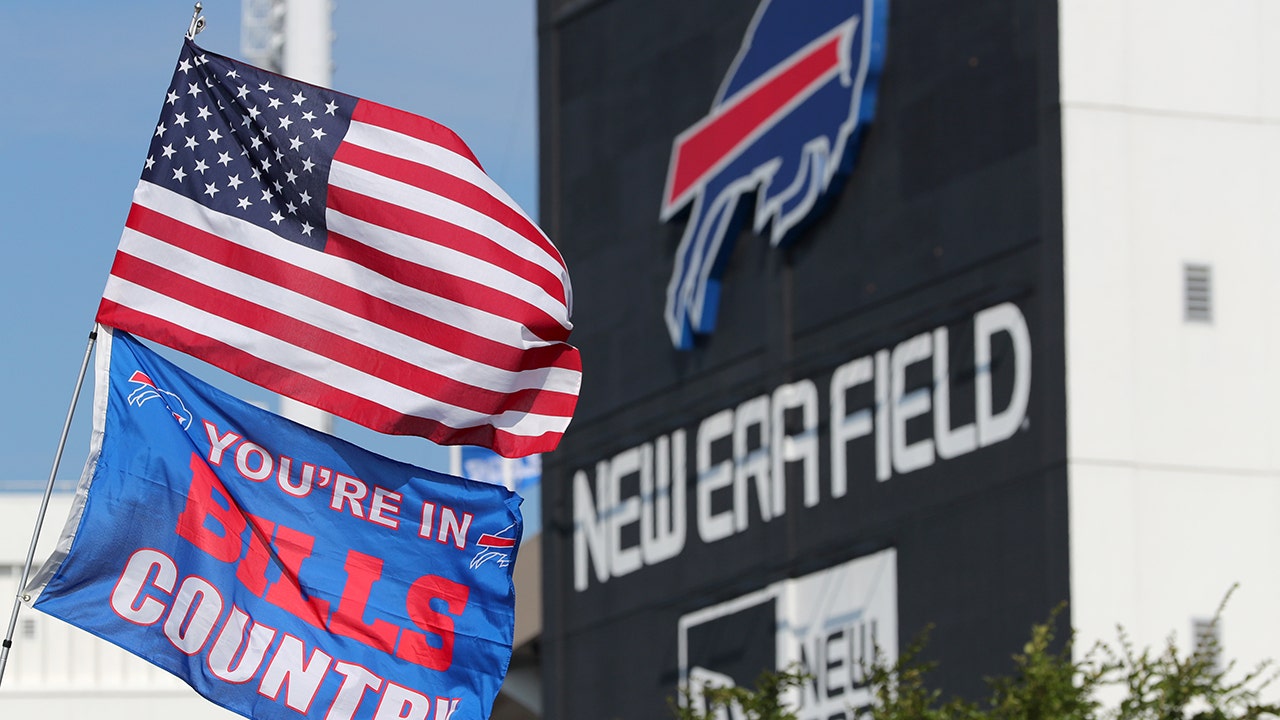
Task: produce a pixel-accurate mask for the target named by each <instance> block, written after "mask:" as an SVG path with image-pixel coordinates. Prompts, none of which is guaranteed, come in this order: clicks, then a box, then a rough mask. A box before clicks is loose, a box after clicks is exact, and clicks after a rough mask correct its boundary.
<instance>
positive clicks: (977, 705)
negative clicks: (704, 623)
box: [671, 588, 1280, 720]
mask: <svg viewBox="0 0 1280 720" xmlns="http://www.w3.org/2000/svg"><path fill="white" fill-rule="evenodd" d="M1232 590H1233V591H1234V588H1233V589H1232ZM1230 596H1231V593H1230V592H1228V593H1227V598H1228V599H1229V598H1230ZM1226 601H1227V599H1224V600H1223V602H1222V604H1220V605H1219V606H1218V610H1217V612H1216V613H1215V615H1214V618H1213V620H1212V625H1213V626H1215V627H1216V625H1217V623H1218V621H1219V619H1220V618H1221V616H1222V611H1223V609H1224V607H1225V605H1226ZM1061 612H1062V608H1058V609H1057V610H1055V611H1054V612H1053V613H1052V614H1051V615H1050V617H1049V620H1048V621H1047V622H1045V623H1043V624H1039V625H1035V626H1033V627H1032V628H1031V638H1030V640H1028V641H1027V644H1026V645H1025V646H1024V647H1023V650H1022V652H1021V653H1018V654H1016V655H1014V656H1013V672H1012V674H1010V675H1008V676H1004V677H997V678H989V679H988V681H987V682H988V686H989V687H990V695H989V697H987V698H986V699H984V700H981V701H976V702H975V701H971V700H966V699H962V698H950V699H947V700H945V701H944V700H943V698H942V693H941V692H940V691H938V690H936V689H933V688H931V687H930V685H929V684H928V682H927V676H928V674H929V672H930V670H932V669H933V666H932V665H931V664H929V663H924V662H921V661H920V660H919V657H920V653H921V651H922V650H923V648H924V647H925V645H926V644H927V641H928V631H927V630H926V632H924V633H922V634H921V636H920V637H919V638H917V639H916V641H915V642H913V643H911V645H910V646H909V647H907V648H906V649H905V650H904V651H903V652H902V654H901V656H900V657H899V658H898V659H897V660H896V661H895V662H893V663H887V662H885V661H884V660H883V657H882V656H878V657H877V659H876V661H875V662H873V663H872V664H871V665H870V666H869V667H865V668H863V671H864V673H865V674H866V677H867V680H868V683H869V686H870V688H871V690H872V693H873V695H874V698H875V701H874V703H873V706H872V709H871V711H870V712H869V714H867V715H864V718H869V720H1253V719H1259V718H1280V706H1277V705H1274V704H1268V703H1264V702H1262V701H1261V692H1262V690H1264V689H1265V688H1266V687H1267V686H1268V685H1269V684H1270V683H1271V681H1272V680H1274V679H1275V674H1274V673H1272V672H1270V671H1271V665H1272V663H1271V661H1270V660H1268V661H1264V662H1262V663H1260V664H1259V665H1258V666H1257V667H1255V668H1253V669H1251V670H1249V671H1247V672H1245V673H1243V674H1242V675H1241V676H1240V677H1238V678H1235V679H1233V678H1232V677H1229V676H1232V675H1234V674H1235V673H1234V671H1235V663H1234V662H1231V663H1227V664H1225V665H1224V666H1221V667H1219V665H1218V663H1217V657H1218V655H1219V648H1218V647H1217V646H1216V644H1215V642H1214V641H1213V640H1212V639H1210V640H1209V642H1208V644H1207V645H1203V646H1200V647H1198V648H1196V649H1195V650H1192V651H1191V652H1190V653H1188V654H1186V655H1179V653H1178V650H1177V647H1176V646H1175V644H1174V640H1173V636H1172V635H1171V636H1170V637H1169V639H1168V640H1167V642H1166V644H1165V647H1164V648H1163V650H1162V651H1160V652H1159V653H1154V654H1153V653H1152V651H1151V650H1150V649H1142V650H1138V649H1137V648H1135V647H1134V645H1133V643H1132V641H1131V640H1130V639H1129V637H1128V636H1127V635H1126V634H1125V632H1124V630H1123V629H1121V630H1119V650H1116V649H1114V648H1112V647H1110V646H1108V645H1106V644H1105V643H1099V644H1098V645H1096V646H1095V647H1094V648H1092V650H1091V651H1090V652H1089V653H1087V654H1086V655H1084V657H1083V658H1082V659H1080V660H1074V659H1073V657H1072V642H1073V640H1074V633H1073V634H1072V637H1068V638H1067V639H1066V640H1065V642H1062V643H1059V642H1057V638H1056V637H1055V634H1054V630H1053V628H1054V627H1055V624H1056V620H1057V617H1058V615H1059V613H1061ZM1211 637H1212V636H1211ZM809 678H810V676H809V675H808V674H806V673H805V672H804V670H803V668H800V667H798V666H792V667H790V668H788V669H786V670H783V671H779V672H765V673H762V674H761V675H760V677H759V679H758V680H757V682H756V685H755V686H754V687H753V688H738V687H730V688H701V689H696V690H698V692H692V691H691V689H690V688H682V689H681V697H682V698H683V700H684V702H682V703H679V704H677V703H675V702H672V703H671V706H672V713H673V714H674V716H675V717H676V718H678V720H713V719H714V718H715V717H717V712H718V711H720V710H727V709H728V708H730V707H735V706H736V707H735V712H734V713H733V714H730V717H735V718H737V717H740V718H747V719H748V720H796V713H795V712H794V711H792V710H790V709H789V708H787V707H785V705H784V703H783V702H782V695H783V693H785V691H786V690H787V689H788V688H792V687H798V686H800V685H802V684H804V683H805V682H806V681H807V680H808V679H809ZM1105 693H1111V694H1112V697H1111V698H1109V700H1108V702H1106V703H1104V702H1103V701H1102V700H1101V699H1100V697H1099V695H1100V694H1105ZM698 695H701V696H702V697H703V698H704V700H705V703H706V707H707V709H706V710H705V711H704V710H701V709H699V708H695V707H694V705H695V703H693V702H691V700H692V699H693V698H694V697H696V696H698ZM1115 697H1118V698H1119V699H1118V700H1116V699H1114V698H1115ZM850 716H851V717H852V710H851V711H850Z"/></svg>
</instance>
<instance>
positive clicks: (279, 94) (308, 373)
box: [97, 40, 582, 457]
mask: <svg viewBox="0 0 1280 720" xmlns="http://www.w3.org/2000/svg"><path fill="white" fill-rule="evenodd" d="M571 305H572V291H571V289H570V285H569V274H568V271H567V269H566V268H565V265H564V261H563V260H562V258H561V257H560V254H559V252H558V251H557V250H556V249H555V247H554V246H553V245H552V244H551V242H550V241H549V240H548V239H547V238H546V236H545V235H543V233H542V231H541V230H539V229H538V227H537V226H536V225H535V224H534V223H533V222H532V221H531V220H530V219H529V218H528V217H527V216H526V215H525V213H524V212H523V211H522V210H521V209H520V208H519V207H518V206H517V205H516V204H515V203H514V202H513V201H512V200H511V199H510V198H509V197H508V196H507V195H506V193H504V192H503V191H502V189H501V188H499V187H498V186H497V184H495V183H494V182H493V181H492V180H491V179H490V178H489V177H488V176H487V175H486V174H485V173H484V171H483V169H482V168H481V167H480V164H479V162H477V160H476V159H475V157H474V155H473V154H472V153H471V151H470V150H469V149H468V148H467V146H466V145H465V144H464V143H463V142H462V141H461V140H460V139H459V138H458V137H457V136H456V135H455V134H454V133H453V132H452V131H450V130H449V129H448V128H445V127H444V126H442V125H439V124H437V123H435V122H433V121H431V120H428V119H426V118H423V117H419V116H416V115H412V114H410V113H407V112H403V111H400V110H396V109H393V108H390V107H387V106H384V105H379V104H377V103H372V102H369V101H367V100H362V99H359V98H355V97H351V96H349V95H344V94H342V93H338V92H334V91H332V90H328V89H325V88H321V87H317V86H314V85H309V84H306V83H302V82H299V81H296V80H293V79H290V78H285V77H282V76H279V75H276V74H273V73H269V72H267V71H264V70H261V69H258V68H254V67H252V66H249V65H245V64H243V63H240V62H237V61H235V60H232V59H230V58H227V57H223V56H220V55H216V54H214V53H210V52H207V51H205V50H203V49H201V48H199V47H197V46H196V45H195V44H194V43H192V42H191V41H190V40H187V41H186V43H185V44H184V46H183V50H182V53H181V55H180V57H179V62H178V66H177V69H176V70H175V71H174V75H173V81H172V83H171V84H170V87H169V92H168V94H167V96H166V99H165V103H164V108H163V110H162V112H161V114H160V120H159V122H158V124H157V125H156V128H155V134H154V136H153V138H152V141H151V148H150V153H149V154H148V156H147V160H146V164H145V167H144V169H143V172H142V178H141V180H140V181H139V182H138V186H137V189H136V190H135V191H134V194H133V204H132V207H131V209H130V212H129V217H128V220H127V221H126V223H125V230H124V233H123V236H122V237H121V240H120V246H119V249H118V250H117V252H116V257H115V261H114V264H113V266H112V268H111V274H110V276H109V278H108V280H107V286H106V290H105V291H104V293H103V298H102V304H101V305H100V307H99V309H98V316H97V319H98V322H100V323H102V324H103V325H109V326H112V327H117V328H120V329H122V330H125V331H128V332H131V333H134V334H135V335H139V336H141V337H145V338H147V339H150V340H153V341H155V342H159V343H161V344H164V345H167V346H169V347H172V348H175V349H177V350H179V351H182V352H185V353H187V354H189V355H192V356H194V357H197V358H199V359H201V360H204V361H206V362H209V363H210V364H212V365H215V366H217V367H220V368H223V369H225V370H227V371H229V372H232V373H234V374H236V375H239V376H240V377H242V378H244V379H246V380H249V381H251V382H253V383H256V384H258V385H261V386H263V387H265V388H267V389H269V390H271V391H273V392H277V393H280V394H283V395H286V396H289V397H292V398H294V399H296V400H299V401H301V402H304V403H307V404H309V405H313V406H315V407H317V408H320V409H321V410H325V411H327V412H330V413H333V414H335V415H337V416H339V417H343V418H347V419H349V420H351V421H353V422H356V423H359V424H362V425H365V426H368V427H370V428H373V429H375V430H378V431H380V432H386V433H395V434H412V435H421V436H424V437H426V438H428V439H430V440H432V441H434V442H437V443H440V444H446V445H453V444H470V445H482V446H486V447H490V448H492V449H494V450H495V451H497V452H498V453H500V454H502V455H505V456H508V457H518V456H522V455H527V454H531V453H536V452H545V451H548V450H551V449H553V448H555V446H556V444H557V443H558V442H559V439H560V436H561V435H562V434H563V433H564V431H565V429H566V427H567V426H568V424H569V421H570V419H571V418H572V416H573V410H574V407H575V406H576V404H577V398H578V388H579V385H580V383H581V377H582V366H581V361H580V359H579V355H578V351H577V350H576V349H575V348H573V347H572V346H570V345H569V344H568V343H567V338H568V335H569V331H570V330H571V328H572V324H571V323H570V321H569V315H570V309H571Z"/></svg>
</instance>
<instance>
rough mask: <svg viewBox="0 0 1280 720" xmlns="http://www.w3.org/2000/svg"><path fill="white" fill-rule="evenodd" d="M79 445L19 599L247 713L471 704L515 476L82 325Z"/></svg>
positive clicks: (499, 627) (412, 709)
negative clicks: (418, 460) (454, 472)
mask: <svg viewBox="0 0 1280 720" xmlns="http://www.w3.org/2000/svg"><path fill="white" fill-rule="evenodd" d="M99 336H100V339H99V346H98V357H97V370H96V378H97V381H96V387H97V392H96V396H95V401H94V432H93V446H92V449H91V453H90V458H89V462H88V463H87V464H86V466H85V471H84V475H83V477H82V479H81V481H80V487H79V490H78V492H77V499H76V503H75V506H74V508H73V510H72V514H71V517H70V518H69V520H68V522H67V527H66V530H65V531H64V533H63V537H62V538H61V539H60V541H59V543H58V547H57V550H56V551H55V553H54V556H53V557H51V558H50V559H49V561H48V562H46V564H45V566H44V567H43V568H41V570H40V572H39V573H38V574H37V576H36V577H35V579H34V580H33V581H32V585H31V587H30V588H28V591H29V592H32V593H33V594H35V593H38V596H37V597H36V600H35V602H34V606H35V607H36V608H37V609H39V610H41V611H43V612H45V613H48V614H50V615H53V616H55V617H58V618H61V619H63V620H65V621H67V622H69V623H71V624H73V625H76V626H77V627H80V628H83V629H84V630H87V631H89V632H91V633H93V634H95V635H97V636H99V637H102V638H104V639H106V640H108V641H110V642H112V643H115V644H116V645H119V646H120V647H122V648H124V649H126V650H128V651H130V652H132V653H134V654H136V655H139V656H141V657H142V658H145V659H146V660H148V661H150V662H152V663H154V664H156V665H158V666H160V667H162V668H164V669H166V670H168V671H169V672H172V673H173V674H175V675H177V676H178V677H180V678H182V679H183V680H185V681H186V682H187V683H188V684H190V685H191V686H192V687H193V688H194V689H195V690H196V691H197V692H199V693H200V694H201V695H203V696H205V697H206V698H208V699H210V700H212V701H213V702H215V703H217V704H219V705H221V706H223V707H225V708H228V709H230V710H233V711H235V712H238V713H240V714H242V715H245V716H246V717H252V718H291V719H296V718H298V717H300V716H302V717H315V718H326V719H328V720H462V719H463V718H487V717H489V714H490V711H491V710H492V707H493V701H494V698H495V696H496V695H497V692H498V688H499V687H500V685H501V684H502V680H503V677H504V676H505V675H506V671H507V665H508V663H509V661H510V659H511V643H512V637H513V632H514V621H515V602H514V600H515V598H514V590H513V586H512V570H513V565H514V562H515V554H516V548H517V540H518V539H519V537H520V534H521V516H520V510H519V505H520V497H519V496H518V495H516V494H515V493H512V492H511V491H509V490H507V489H506V488H503V487H501V486H497V485H490V484H486V483H481V482H473V481H468V480H464V479H462V478H456V477H452V476H449V475H444V474H441V473H436V472H433V471H430V470H425V469H422V468H418V467H414V466H412V465H408V464H405V463H400V462H397V461H394V460H391V459H388V458H385V457H382V456H380V455H376V454H374V453H371V452H369V451H366V450H363V449H361V448H359V447H356V446H354V445H352V444H350V443H347V442H345V441H343V440H340V439H338V438H334V437H332V436H329V435H326V434H324V433H320V432H317V431H314V430H311V429H310V428H306V427H303V426H301V425H298V424H296V423H294V422H292V421H289V420H286V419H284V418H282V417H279V416H277V415H274V414H272V413H269V412H267V411H265V410H261V409H259V408H256V407H254V406H252V405H250V404H248V403H245V402H243V401H241V400H238V399H236V398H234V397H231V396H229V395H227V394H225V393H223V392H221V391H219V390H217V389H216V388H213V387H210V386H209V385H207V384H205V383H203V382H201V381H200V380H198V379H196V378H194V377H192V376H191V375H189V374H187V373H186V372H184V371H182V370H181V369H179V368H177V367H175V366H173V365H172V364H170V363H169V362H167V361H165V360H164V359H163V358H161V357H159V356H158V355H156V354H154V353H153V352H152V351H151V350H149V349H148V348H147V347H145V346H144V345H142V344H140V343H139V342H138V341H136V340H135V339H133V338H132V337H130V336H128V335H127V334H124V333H121V332H119V331H115V332H114V333H113V331H111V330H110V329H107V328H100V330H99Z"/></svg>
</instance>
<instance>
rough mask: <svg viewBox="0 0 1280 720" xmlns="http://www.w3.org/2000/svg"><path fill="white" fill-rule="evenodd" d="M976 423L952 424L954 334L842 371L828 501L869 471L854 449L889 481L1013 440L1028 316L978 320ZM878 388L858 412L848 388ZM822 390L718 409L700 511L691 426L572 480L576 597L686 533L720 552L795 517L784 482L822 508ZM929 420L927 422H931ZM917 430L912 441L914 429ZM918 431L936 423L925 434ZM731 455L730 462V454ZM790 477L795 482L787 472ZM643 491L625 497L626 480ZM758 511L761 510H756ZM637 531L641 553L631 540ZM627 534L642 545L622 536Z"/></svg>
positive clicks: (807, 385) (679, 545)
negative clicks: (997, 342) (860, 445)
mask: <svg viewBox="0 0 1280 720" xmlns="http://www.w3.org/2000/svg"><path fill="white" fill-rule="evenodd" d="M997 336H1001V337H1003V338H1004V339H1003V341H1002V342H1005V343H1007V344H1008V346H1009V347H1011V353H1012V354H1011V357H1012V367H1011V370H1010V371H1009V372H1011V374H1012V388H1011V391H1010V395H1009V398H1008V401H1007V404H1005V405H1004V407H996V398H995V397H994V392H995V389H994V386H993V381H992V368H991V362H992V356H993V350H992V345H993V341H994V339H995V338H996V337H997ZM913 372H916V373H919V372H926V374H927V376H928V377H931V378H932V382H931V383H930V384H925V385H920V386H918V387H912V386H911V383H910V381H909V376H911V377H916V375H912V373H913ZM973 372H974V382H973V396H972V398H971V399H972V402H973V420H972V422H968V423H964V424H962V425H959V426H953V424H952V412H951V409H952V403H953V400H954V399H955V398H954V396H953V394H952V370H951V368H950V337H949V334H948V331H947V328H946V327H939V328H936V329H934V330H932V331H929V332H924V333H920V334H919V335H916V336H914V337H911V338H908V339H906V340H903V341H902V342H900V343H898V344H897V345H896V346H894V347H892V348H883V349H880V350H877V351H876V352H874V353H872V354H869V355H865V356H862V357H858V358H855V359H853V360H850V361H849V362H846V363H844V364H842V365H840V366H839V367H837V368H836V369H835V370H834V372H833V373H832V375H831V380H830V385H829V388H828V405H827V409H828V413H829V415H828V417H827V418H826V419H825V420H826V422H827V428H828V430H829V437H830V442H829V444H828V446H827V447H826V448H825V450H826V452H827V454H828V456H829V460H830V468H831V477H830V481H829V487H828V488H827V492H828V495H827V496H828V497H830V498H833V499H838V498H841V497H844V496H845V495H846V494H847V493H848V491H849V483H850V481H851V479H853V478H857V477H862V476H864V475H863V474H864V473H867V470H863V469H860V468H854V467H851V460H856V458H851V457H850V452H849V448H850V446H851V444H854V446H855V447H856V443H855V441H861V442H867V441H868V439H869V441H870V442H871V443H872V445H871V447H870V450H871V456H872V457H873V458H874V460H872V461H871V463H872V464H873V465H874V467H873V468H869V470H870V472H869V473H867V474H868V475H871V476H874V477H875V479H876V481H877V482H887V481H890V480H892V478H893V477H895V476H898V475H906V474H909V473H912V472H915V471H918V470H922V469H924V468H927V467H930V466H932V465H933V464H935V463H936V462H938V460H939V459H941V460H949V459H952V458H956V457H960V456H962V455H966V454H968V453H971V452H974V451H977V450H979V449H981V448H984V447H988V446H990V445H994V444H996V443H999V442H1002V441H1004V440H1007V439H1008V438H1010V437H1012V436H1013V435H1014V434H1015V433H1016V432H1017V431H1018V429H1019V428H1020V427H1022V425H1023V422H1024V421H1025V419H1026V413H1027V406H1028V403H1029V401H1030V397H1031V339H1030V333H1029V332H1028V330H1027V324H1026V319H1025V318H1024V317H1023V314H1022V311H1021V310H1019V309H1018V307H1017V306H1016V305H1014V304H1013V303H1003V304H1000V305H996V306H993V307H990V308H986V309H984V310H982V311H980V312H978V313H977V314H975V315H974V317H973ZM859 391H861V392H862V393H864V395H863V396H864V397H865V396H866V395H865V393H869V397H870V398H871V402H870V403H869V404H864V405H857V404H856V403H851V402H850V400H849V397H850V393H857V392H859ZM820 392H821V390H820V388H819V386H818V384H817V383H816V382H814V381H813V380H809V379H805V380H800V381H797V382H793V383H788V384H785V385H781V386H779V387H777V388H775V389H774V390H773V391H772V392H771V393H767V394H763V395H759V396H756V397H753V398H749V399H747V400H745V401H743V402H742V403H739V404H738V405H737V406H736V407H732V408H725V409H723V410H720V411H718V412H715V413H713V414H711V415H709V416H707V417H705V418H703V420H702V421H701V422H700V423H699V424H698V427H697V430H696V432H695V434H694V437H693V440H692V442H693V462H694V467H693V468H692V472H693V479H694V481H695V482H694V483H693V492H692V493H691V495H692V498H691V500H692V503H693V512H692V513H688V512H687V509H688V505H687V503H688V502H689V501H690V498H688V497H686V487H687V484H686V482H685V481H684V480H685V479H686V478H687V474H686V471H687V468H686V461H685V458H686V449H687V442H688V439H687V438H686V432H685V431H684V430H676V431H674V432H672V433H671V434H669V435H663V436H660V437H658V438H656V439H654V440H652V441H650V442H646V443H643V444H641V445H637V446H635V447H631V448H627V449H626V450H623V451H622V452H620V453H618V454H617V455H614V456H613V457H612V458H609V459H605V460H601V461H599V462H597V463H596V466H595V471H594V478H593V477H592V473H591V472H590V471H589V470H587V469H579V470H578V471H577V472H575V473H574V476H573V517H574V533H573V557H574V589H575V590H577V591H579V592H581V591H583V590H586V589H587V588H588V587H589V585H590V576H591V575H594V576H595V579H596V582H598V583H604V582H608V581H609V580H610V579H611V578H615V577H622V576H624V575H628V574H630V573H633V572H635V571H637V570H639V569H641V568H643V567H648V566H653V565H657V564H659V563H662V562H664V561H666V560H669V559H671V558H673V557H676V556H678V555H679V554H680V553H681V552H682V551H683V550H684V547H685V543H686V540H687V538H688V536H689V530H690V529H689V528H688V527H687V524H688V523H689V522H690V520H692V522H693V524H694V527H693V528H692V530H693V531H694V532H696V533H697V537H698V539H699V540H701V541H702V542H703V543H706V544H710V543H715V542H719V541H721V540H724V539H726V538H729V537H732V536H734V535H737V534H740V533H742V532H745V531H746V530H747V529H748V528H749V527H750V526H751V524H752V522H753V521H755V519H756V518H758V521H759V522H769V521H771V520H774V519H776V518H778V517H781V516H782V515H783V514H785V513H786V512H787V506H786V495H787V487H786V485H787V478H788V477H791V478H798V482H799V483H800V484H801V486H802V491H803V502H804V507H806V508H810V507H814V506H816V505H818V504H819V502H821V500H822V498H823V492H822V487H821V479H820V475H819V459H820V458H819V454H820V452H821V451H822V450H823V448H821V447H820V443H819V441H818V431H819V424H820V422H821V421H822V419H821V418H820V417H819V415H820V411H821V409H820V407H819V398H820V397H821V395H820ZM930 416H931V417H930ZM909 424H910V426H911V428H912V429H913V430H912V431H911V432H908V425H909ZM920 428H928V430H926V431H925V432H924V433H921V432H920ZM725 447H728V448H730V449H731V451H730V452H729V454H728V456H724V450H723V448H725ZM789 470H790V473H789V472H788V471H789ZM631 478H638V483H636V482H634V481H633V482H629V483H627V487H629V488H633V489H634V488H638V492H636V493H633V494H624V492H623V485H624V483H623V481H624V480H627V479H631ZM753 508H754V511H753ZM636 525H638V526H639V527H638V530H639V532H638V536H639V541H638V544H637V543H636V542H634V538H635V537H636V535H637V533H636V531H635V528H633V526H636ZM624 531H629V533H630V534H628V535H626V536H625V538H630V539H632V540H633V542H630V543H628V542H627V541H626V540H625V539H624Z"/></svg>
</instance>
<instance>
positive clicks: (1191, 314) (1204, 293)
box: [1182, 263, 1213, 323]
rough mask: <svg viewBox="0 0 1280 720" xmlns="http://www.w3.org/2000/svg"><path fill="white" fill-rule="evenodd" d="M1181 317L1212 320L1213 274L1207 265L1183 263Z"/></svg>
mask: <svg viewBox="0 0 1280 720" xmlns="http://www.w3.org/2000/svg"><path fill="white" fill-rule="evenodd" d="M1182 287H1183V319H1185V320H1186V321H1187V322H1205V323H1207V322H1213V275H1212V273H1211V269H1210V267H1209V266H1208V265H1202V264H1196V263H1187V264H1186V265H1183V273H1182Z"/></svg>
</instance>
